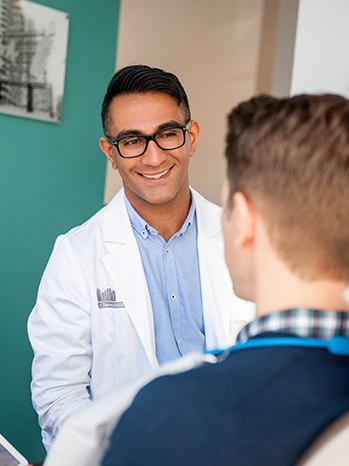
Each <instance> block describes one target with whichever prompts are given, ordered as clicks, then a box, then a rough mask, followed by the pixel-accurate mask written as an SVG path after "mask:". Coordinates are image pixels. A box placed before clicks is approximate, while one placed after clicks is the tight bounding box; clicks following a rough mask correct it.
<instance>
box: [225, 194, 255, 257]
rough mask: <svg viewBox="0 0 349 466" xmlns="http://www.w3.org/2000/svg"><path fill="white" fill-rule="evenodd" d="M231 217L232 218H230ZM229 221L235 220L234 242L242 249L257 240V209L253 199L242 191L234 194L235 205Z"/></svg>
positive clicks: (245, 248) (233, 229) (247, 247)
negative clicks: (252, 201)
mask: <svg viewBox="0 0 349 466" xmlns="http://www.w3.org/2000/svg"><path fill="white" fill-rule="evenodd" d="M229 217H230V218H229ZM228 222H233V225H234V227H233V228H232V231H233V232H234V234H233V238H232V240H233V242H234V244H235V247H236V248H238V249H240V250H247V249H249V248H250V247H251V246H252V245H253V244H254V241H255V235H256V211H255V209H254V206H253V204H252V203H251V201H250V200H249V199H248V198H247V197H246V196H245V195H244V194H243V193H241V192H236V193H234V195H233V207H232V209H231V211H230V215H229V213H228Z"/></svg>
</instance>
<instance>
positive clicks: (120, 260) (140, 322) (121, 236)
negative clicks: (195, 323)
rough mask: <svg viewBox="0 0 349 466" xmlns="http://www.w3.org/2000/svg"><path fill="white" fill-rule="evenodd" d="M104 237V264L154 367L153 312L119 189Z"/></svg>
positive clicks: (108, 217) (106, 219) (156, 364)
mask: <svg viewBox="0 0 349 466" xmlns="http://www.w3.org/2000/svg"><path fill="white" fill-rule="evenodd" d="M103 238H104V243H105V247H106V251H107V253H106V254H105V256H104V257H103V258H102V260H103V263H104V265H105V267H106V269H107V271H108V273H109V275H110V277H111V278H112V280H113V282H114V285H115V288H116V290H117V293H118V295H120V298H121V300H122V301H123V303H124V305H125V308H126V310H127V312H128V314H129V316H130V319H131V320H132V323H133V325H134V327H135V329H136V331H137V334H138V336H139V338H140V340H141V342H142V344H143V347H144V350H145V352H146V355H147V357H148V359H149V361H150V363H151V365H152V366H153V367H156V366H158V361H157V358H156V353H155V335H154V322H153V312H152V307H151V301H150V296H149V291H148V287H147V282H146V278H145V274H144V270H143V265H142V260H141V256H140V253H139V249H138V246H137V242H136V239H135V237H134V235H133V231H132V227H131V224H130V221H129V217H128V214H127V210H126V206H125V201H124V192H123V190H120V191H119V193H118V194H117V195H116V197H115V198H114V199H113V200H112V201H111V203H110V204H109V205H108V206H107V208H106V213H105V218H104V226H103Z"/></svg>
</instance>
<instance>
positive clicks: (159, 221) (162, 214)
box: [126, 187, 190, 242]
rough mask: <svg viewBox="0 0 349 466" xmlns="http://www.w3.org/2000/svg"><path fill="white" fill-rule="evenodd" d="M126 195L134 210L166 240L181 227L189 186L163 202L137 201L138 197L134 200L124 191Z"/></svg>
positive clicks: (185, 214)
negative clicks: (173, 197)
mask: <svg viewBox="0 0 349 466" xmlns="http://www.w3.org/2000/svg"><path fill="white" fill-rule="evenodd" d="M126 196H127V199H128V200H129V202H130V203H131V205H132V207H133V208H134V209H135V210H136V212H137V213H138V214H139V215H140V216H141V217H142V218H143V220H145V221H146V222H147V223H148V224H149V225H150V226H151V227H153V228H155V230H156V231H157V232H158V234H159V235H160V236H162V238H164V240H165V241H166V242H167V241H168V240H169V239H170V238H171V237H172V236H173V235H174V234H175V233H177V231H178V230H180V229H181V227H182V225H183V223H184V221H185V219H186V217H187V215H188V212H189V208H190V192H189V187H188V189H187V190H186V191H183V192H181V193H178V196H176V198H175V199H173V200H171V201H169V202H167V203H165V204H151V203H149V202H146V201H143V202H139V199H137V200H136V202H135V200H134V199H133V198H132V196H129V195H128V193H126ZM137 201H138V202H137Z"/></svg>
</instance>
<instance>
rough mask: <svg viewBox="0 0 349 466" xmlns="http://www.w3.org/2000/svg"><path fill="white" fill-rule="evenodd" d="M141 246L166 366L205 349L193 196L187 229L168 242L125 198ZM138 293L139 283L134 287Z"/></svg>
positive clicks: (161, 359)
mask: <svg viewBox="0 0 349 466" xmlns="http://www.w3.org/2000/svg"><path fill="white" fill-rule="evenodd" d="M125 202H126V208H127V212H128V215H129V218H130V221H131V225H132V228H133V232H134V235H135V238H136V241H137V243H138V247H139V250H140V254H141V257H142V262H143V269H144V272H145V276H146V280H147V284H148V289H149V294H150V299H151V303H152V307H153V314H154V329H155V343H156V355H157V358H158V361H159V363H160V364H163V363H165V362H167V361H170V360H173V359H177V358H179V357H180V356H184V355H186V354H188V353H190V352H193V351H199V352H202V351H203V350H204V349H205V329H204V320H203V310H202V294H201V282H200V269H199V256H198V246H197V236H198V227H197V219H196V209H195V200H194V197H193V196H192V195H191V205H190V210H189V213H188V216H187V218H186V220H185V222H184V224H183V226H182V228H181V229H180V230H179V231H178V232H177V233H175V234H174V235H173V236H172V237H171V238H170V239H169V241H168V242H166V241H165V240H164V239H163V238H162V237H161V236H160V235H158V233H157V231H156V230H155V229H154V228H152V227H151V226H150V225H148V224H147V223H146V222H145V221H144V220H143V219H142V218H141V217H140V216H139V215H138V213H137V212H136V211H135V210H134V208H133V207H132V205H131V204H130V203H129V201H128V200H127V198H126V197H125ZM134 287H135V292H136V289H137V287H136V284H134Z"/></svg>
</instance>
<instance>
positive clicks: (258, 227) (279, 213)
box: [102, 95, 349, 466]
mask: <svg viewBox="0 0 349 466" xmlns="http://www.w3.org/2000/svg"><path fill="white" fill-rule="evenodd" d="M226 159H227V163H228V168H227V176H226V181H225V184H224V189H223V202H224V214H223V232H224V240H225V257H226V260H227V264H228V267H229V270H230V273H231V277H232V280H233V282H234V287H235V291H236V293H237V294H238V295H239V296H240V297H241V298H245V299H250V300H253V301H255V302H256V309H257V317H256V319H255V320H253V321H252V322H250V323H249V324H247V325H246V326H245V327H244V328H243V329H242V330H241V331H240V333H239V334H238V337H237V341H238V344H237V345H235V346H233V347H232V348H230V349H228V350H226V351H223V352H221V351H217V352H214V354H215V355H216V356H217V358H218V362H217V363H216V364H208V365H207V364H206V365H204V366H203V367H199V368H196V369H193V370H191V371H188V372H183V373H181V374H179V375H178V374H177V375H172V376H164V377H160V378H158V379H156V380H155V381H153V382H151V383H150V384H148V385H147V386H146V387H145V388H143V389H142V390H141V391H140V392H139V393H138V395H137V396H136V398H135V400H134V402H133V404H132V405H131V407H130V409H128V410H127V411H126V412H125V413H124V415H123V416H122V418H121V420H120V422H119V423H118V425H117V427H116V429H115V431H114V433H113V435H112V437H111V442H110V447H109V449H108V451H107V453H106V456H105V458H104V461H103V462H102V464H103V466H114V465H116V464H117V465H118V466H126V465H132V466H136V465H139V466H140V465H142V466H150V465H151V466H160V465H161V466H163V465H164V464H166V465H167V466H172V465H173V466H175V465H176V466H178V465H181V466H228V465H229V466H232V465H237V466H274V465H275V466H290V465H294V464H295V463H296V462H297V461H298V460H299V458H301V457H302V455H303V453H304V451H305V450H307V448H308V446H309V445H310V444H311V443H312V442H313V440H314V439H315V438H316V437H317V436H318V435H319V434H320V433H321V432H322V431H323V430H324V429H326V427H327V426H328V425H330V424H331V423H332V422H333V421H334V420H336V419H337V418H338V417H340V416H341V415H342V414H343V413H345V412H348V410H349V312H348V306H349V296H348V294H349V293H348V291H349V287H348V282H349V221H348V206H349V182H348V180H349V101H348V100H347V99H345V98H344V97H341V96H336V95H319V96H315V95H314V96H312V95H300V96H295V97H292V98H283V99H277V98H273V97H268V96H259V97H256V98H252V99H251V100H249V101H246V102H244V103H242V104H240V105H239V106H237V107H236V108H235V109H233V110H232V112H231V113H230V115H229V129H228V136H227V146H226ZM332 464H336V463H335V460H334V462H333V463H332Z"/></svg>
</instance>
